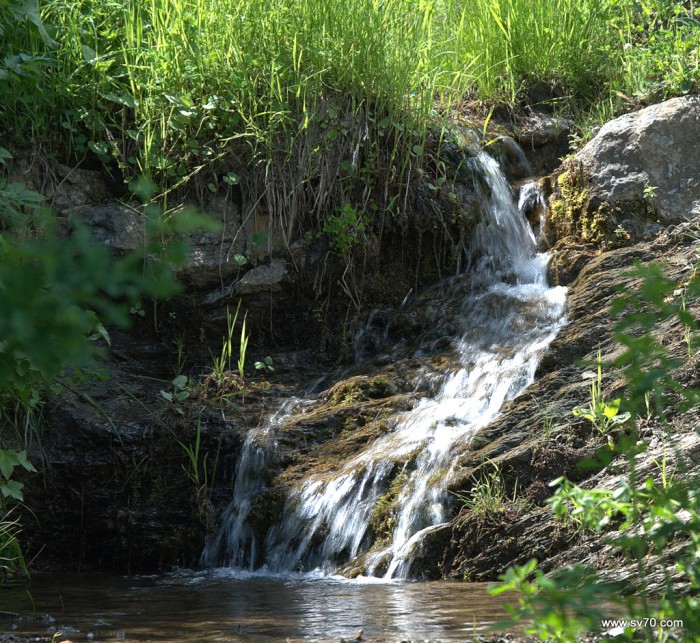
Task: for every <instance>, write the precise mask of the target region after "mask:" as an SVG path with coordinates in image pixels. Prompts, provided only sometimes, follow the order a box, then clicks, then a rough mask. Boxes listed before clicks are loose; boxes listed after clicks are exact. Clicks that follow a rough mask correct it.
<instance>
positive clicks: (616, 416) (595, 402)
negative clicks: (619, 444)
mask: <svg viewBox="0 0 700 643" xmlns="http://www.w3.org/2000/svg"><path fill="white" fill-rule="evenodd" d="M596 365H597V373H591V372H590V371H588V372H586V373H584V377H586V379H588V377H591V378H592V379H593V381H592V382H591V400H590V402H589V403H588V406H577V407H576V408H574V410H573V411H572V412H573V414H574V415H575V416H576V417H582V418H585V419H586V420H588V421H589V422H590V423H591V424H592V425H593V426H594V427H595V429H596V430H597V431H598V432H599V433H600V434H601V435H603V436H605V437H606V438H607V440H608V446H609V447H610V449H613V448H614V447H615V443H614V442H613V439H612V436H610V435H609V433H610V430H611V429H612V428H613V427H615V426H617V425H619V424H624V423H625V422H627V420H629V419H630V414H629V412H625V413H620V401H621V400H620V398H619V397H618V398H616V399H614V400H610V401H607V400H605V399H604V398H603V391H602V388H603V360H602V358H601V355H600V351H598V355H597V356H596Z"/></svg>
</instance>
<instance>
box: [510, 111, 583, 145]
mask: <svg viewBox="0 0 700 643" xmlns="http://www.w3.org/2000/svg"><path fill="white" fill-rule="evenodd" d="M570 131H571V121H570V120H569V119H568V118H564V117H563V116H553V115H551V114H543V113H541V112H533V113H532V114H530V115H529V116H528V117H527V119H525V121H524V122H523V123H521V124H520V131H519V132H518V137H517V138H518V142H519V143H520V144H521V145H523V146H528V147H533V148H536V147H543V146H545V145H551V144H554V143H559V142H562V141H564V142H565V141H566V140H567V137H568V135H569V132H570Z"/></svg>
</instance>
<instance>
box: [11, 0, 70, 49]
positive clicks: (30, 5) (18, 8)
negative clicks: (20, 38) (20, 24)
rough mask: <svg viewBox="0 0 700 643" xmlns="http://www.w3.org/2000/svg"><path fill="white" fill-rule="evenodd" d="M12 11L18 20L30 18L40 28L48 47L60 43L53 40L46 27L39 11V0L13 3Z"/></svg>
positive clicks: (42, 37) (41, 35)
mask: <svg viewBox="0 0 700 643" xmlns="http://www.w3.org/2000/svg"><path fill="white" fill-rule="evenodd" d="M10 11H11V12H12V14H13V15H14V17H15V19H17V20H24V19H26V20H29V22H31V23H32V24H33V25H34V26H35V27H36V28H37V30H38V32H39V36H40V37H41V39H42V40H43V42H44V44H45V45H46V46H47V47H56V46H57V45H58V43H57V42H56V41H55V40H53V39H52V38H51V37H50V36H49V33H48V32H47V31H46V27H44V23H43V22H42V20H41V13H40V11H39V0H24V2H22V3H21V4H11V5H10Z"/></svg>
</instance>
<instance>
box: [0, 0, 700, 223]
mask: <svg viewBox="0 0 700 643" xmlns="http://www.w3.org/2000/svg"><path fill="white" fill-rule="evenodd" d="M661 4H663V5H664V7H665V6H666V5H669V6H670V7H673V6H675V5H682V3H672V2H668V1H667V0H645V2H641V5H644V7H646V8H647V9H649V15H653V16H657V15H660V14H659V8H658V7H656V5H661ZM638 5H640V3H638V2H637V3H635V2H632V1H631V0H537V1H534V2H532V1H527V0H472V1H470V2H464V1H460V0H347V1H343V2H341V1H340V0H207V1H205V0H145V1H142V0H109V1H108V0H82V1H80V0H49V1H47V2H45V4H44V5H43V18H44V22H45V24H46V26H47V29H48V31H49V34H50V35H51V37H52V38H53V39H55V41H56V42H57V43H58V44H57V46H56V47H50V46H48V45H47V42H46V41H47V39H46V38H45V37H44V38H41V37H40V34H39V33H38V32H37V30H36V29H35V28H34V25H32V24H31V23H30V22H28V21H25V24H24V25H23V28H18V26H17V25H16V24H14V25H10V27H11V28H6V29H5V33H4V36H3V38H4V40H3V44H2V45H1V46H0V50H1V51H0V53H2V54H3V55H4V56H6V58H5V63H3V65H4V66H5V69H9V68H10V65H8V64H7V61H8V60H9V59H8V58H7V56H10V57H11V56H17V55H20V54H22V55H25V56H29V58H31V60H30V61H24V62H23V63H21V64H19V66H20V67H22V65H23V66H24V67H23V69H24V70H25V71H26V70H28V73H25V74H22V73H16V74H13V73H9V75H8V78H9V80H8V78H6V79H5V80H2V78H0V98H2V105H3V106H4V109H3V107H0V117H1V118H2V121H3V124H4V125H5V129H6V130H7V132H12V133H14V135H15V137H16V138H17V140H25V141H26V140H27V139H28V138H34V139H35V140H36V139H41V140H42V141H43V142H44V143H45V144H46V145H47V146H48V147H49V148H51V149H59V150H62V154H63V155H64V156H67V157H68V158H70V159H72V160H73V161H77V160H80V159H84V158H86V157H89V158H95V157H97V158H99V159H100V160H102V161H103V162H105V163H107V164H108V165H110V166H111V167H113V168H114V167H115V166H117V167H118V168H119V169H120V170H121V173H122V174H123V176H124V177H125V179H127V180H128V179H130V178H131V177H133V176H136V175H146V176H149V177H150V178H152V179H154V180H155V181H157V182H158V183H159V184H160V185H162V186H164V187H168V188H173V187H176V186H178V185H184V184H186V183H188V181H189V179H190V178H191V177H192V176H193V175H200V178H201V176H203V175H204V174H206V177H205V178H204V179H202V180H203V181H204V182H203V185H204V186H205V189H206V188H209V189H211V190H216V189H218V188H219V187H221V185H222V180H223V177H228V182H229V183H230V184H233V183H235V182H236V181H237V176H238V175H239V174H241V173H243V171H245V172H246V173H247V174H249V173H250V169H251V168H252V167H257V168H258V169H259V172H258V173H257V175H252V174H251V175H250V176H251V177H252V179H251V180H253V181H254V182H257V183H255V184H250V185H244V186H242V189H243V190H244V191H246V190H247V191H248V192H249V193H250V194H251V198H253V199H255V198H257V197H256V193H257V192H259V190H260V189H261V185H262V184H265V185H270V184H274V185H277V186H278V189H277V190H276V193H275V195H268V199H267V200H268V203H267V206H268V209H270V210H272V211H277V210H280V209H282V208H285V207H286V208H287V209H289V210H291V211H292V218H294V217H295V216H297V215H295V214H294V211H295V210H296V211H297V213H299V212H301V211H303V210H304V209H305V208H311V209H316V210H318V209H319V208H322V207H327V206H329V205H332V206H337V205H338V203H337V202H338V200H340V201H343V200H345V201H348V202H350V201H354V206H358V207H360V209H361V210H363V209H364V208H365V206H366V205H367V204H368V203H369V202H370V200H371V199H367V198H365V199H364V201H366V203H364V202H363V203H357V200H358V198H357V197H356V196H355V197H354V198H353V199H351V198H350V197H349V195H350V193H351V192H353V191H354V192H357V191H358V190H360V191H362V190H364V187H363V186H366V185H367V184H368V182H369V178H368V177H369V176H370V175H372V174H375V173H376V170H377V169H378V168H380V167H381V168H383V170H384V171H385V172H392V171H393V170H391V168H392V167H396V168H397V169H396V171H395V172H394V173H395V175H396V176H397V177H398V178H396V180H395V183H396V185H398V186H400V185H402V184H403V183H405V181H404V180H403V178H402V177H403V176H404V174H405V172H406V171H407V168H409V167H410V166H411V165H413V164H418V165H420V164H421V163H422V162H423V159H422V157H423V152H424V151H425V145H424V143H425V140H426V136H427V134H428V132H429V131H430V130H431V128H435V126H436V124H439V121H440V119H441V118H442V117H443V116H450V115H451V114H452V113H453V112H454V111H456V110H458V109H460V108H461V107H462V106H463V105H464V104H465V102H468V101H472V100H480V101H489V102H493V101H500V102H513V101H517V100H518V99H519V97H521V96H523V95H526V94H527V91H528V88H529V87H532V86H536V85H537V84H540V85H544V86H545V87H550V88H553V92H554V93H558V94H559V95H561V96H565V97H569V98H571V97H574V99H576V100H582V101H584V102H585V101H589V102H591V103H592V104H595V102H596V101H597V100H599V98H601V97H602V98H604V99H606V100H608V99H609V96H610V91H611V90H613V89H618V90H621V91H623V92H628V91H631V90H630V89H629V87H628V85H629V84H630V83H632V82H633V83H634V84H635V86H636V87H641V86H642V85H643V84H644V83H647V84H649V83H651V82H653V74H652V71H653V70H652V69H651V66H652V65H653V64H656V62H657V61H656V59H654V58H653V56H652V57H650V56H649V55H647V54H646V53H645V51H636V50H631V51H630V50H629V47H627V49H625V45H626V44H628V43H627V41H628V40H630V39H631V36H632V31H633V28H635V25H636V24H637V23H636V22H635V20H637V21H638V19H645V18H644V16H646V15H647V14H645V13H643V12H642V13H641V14H640V16H641V18H640V16H637V15H636V14H635V13H634V12H635V11H637V10H638ZM647 5H648V6H647ZM652 5H653V6H652ZM667 13H668V16H667V19H666V22H664V23H663V24H664V25H666V27H668V25H671V26H673V25H675V22H674V20H675V18H674V16H675V15H676V14H674V13H673V11H671V9H668V8H667ZM687 13H688V12H687V10H686V14H687ZM691 13H692V11H691ZM664 15H665V14H664ZM683 15H685V14H683ZM654 20H657V22H658V19H657V18H654ZM2 21H3V14H2V12H0V23H2ZM657 22H655V24H654V28H655V29H656V31H657V32H658V33H659V34H661V33H663V34H666V35H667V36H668V35H669V34H671V36H670V39H671V40H670V41H669V42H670V44H668V47H669V48H671V54H672V55H673V56H676V53H677V54H678V55H677V56H676V57H677V59H678V60H677V61H676V67H675V68H671V72H667V75H669V74H670V75H672V76H673V74H675V76H673V78H677V77H679V75H682V74H683V73H685V70H686V68H687V67H688V60H691V59H692V56H693V48H692V43H693V42H694V41H690V42H687V39H686V40H683V39H681V40H679V41H678V42H681V41H682V43H684V44H683V45H682V46H680V45H678V42H677V41H676V40H673V38H675V35H674V34H676V31H674V30H675V29H676V27H675V26H673V29H671V27H668V28H667V29H666V31H663V32H662V31H661V30H660V27H659V25H660V24H661V23H658V24H657ZM691 22H692V21H691ZM674 48H675V49H674ZM683 52H686V53H687V52H690V53H688V54H687V55H685V54H684V53H683ZM671 54H669V55H671ZM695 56H696V53H695ZM674 60H675V59H674ZM694 60H695V63H694V64H695V69H694V71H693V69H690V71H689V72H688V74H689V78H690V79H691V80H692V78H693V76H692V74H693V73H695V74H696V75H697V59H696V58H695V59H694ZM640 61H646V62H645V65H646V66H645V67H644V68H643V69H642V71H640V65H639V62H640ZM691 66H692V60H691ZM2 71H3V66H2V65H0V72H2ZM21 71H22V70H20V72H21ZM0 76H1V74H0ZM650 78H651V79H652V80H649V79H650ZM683 82H686V81H683ZM635 91H636V90H635ZM606 92H608V93H607V94H606ZM217 159H222V161H221V162H220V163H219V162H218V161H217ZM334 159H335V160H334ZM363 170H364V172H365V173H364V175H363V174H362V171H363ZM358 181H359V183H358ZM300 186H303V190H305V191H306V193H305V194H301V193H300V189H301V187H300ZM390 191H391V190H388V189H386V186H385V189H384V193H385V198H384V199H383V204H379V205H380V206H382V207H383V206H384V205H386V203H387V202H389V200H390V198H391V195H390V194H389V192H390ZM300 194H301V196H300ZM328 199H331V201H328ZM333 199H335V202H333ZM374 201H376V199H374ZM375 206H376V203H375Z"/></svg>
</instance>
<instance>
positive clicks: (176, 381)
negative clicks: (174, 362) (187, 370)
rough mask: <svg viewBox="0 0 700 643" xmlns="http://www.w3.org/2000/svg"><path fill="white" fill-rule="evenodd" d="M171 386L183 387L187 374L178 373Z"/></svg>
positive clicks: (185, 384) (185, 383)
mask: <svg viewBox="0 0 700 643" xmlns="http://www.w3.org/2000/svg"><path fill="white" fill-rule="evenodd" d="M173 386H174V387H175V388H185V387H186V386H187V376H186V375H178V376H177V377H176V378H175V379H174V380H173Z"/></svg>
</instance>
